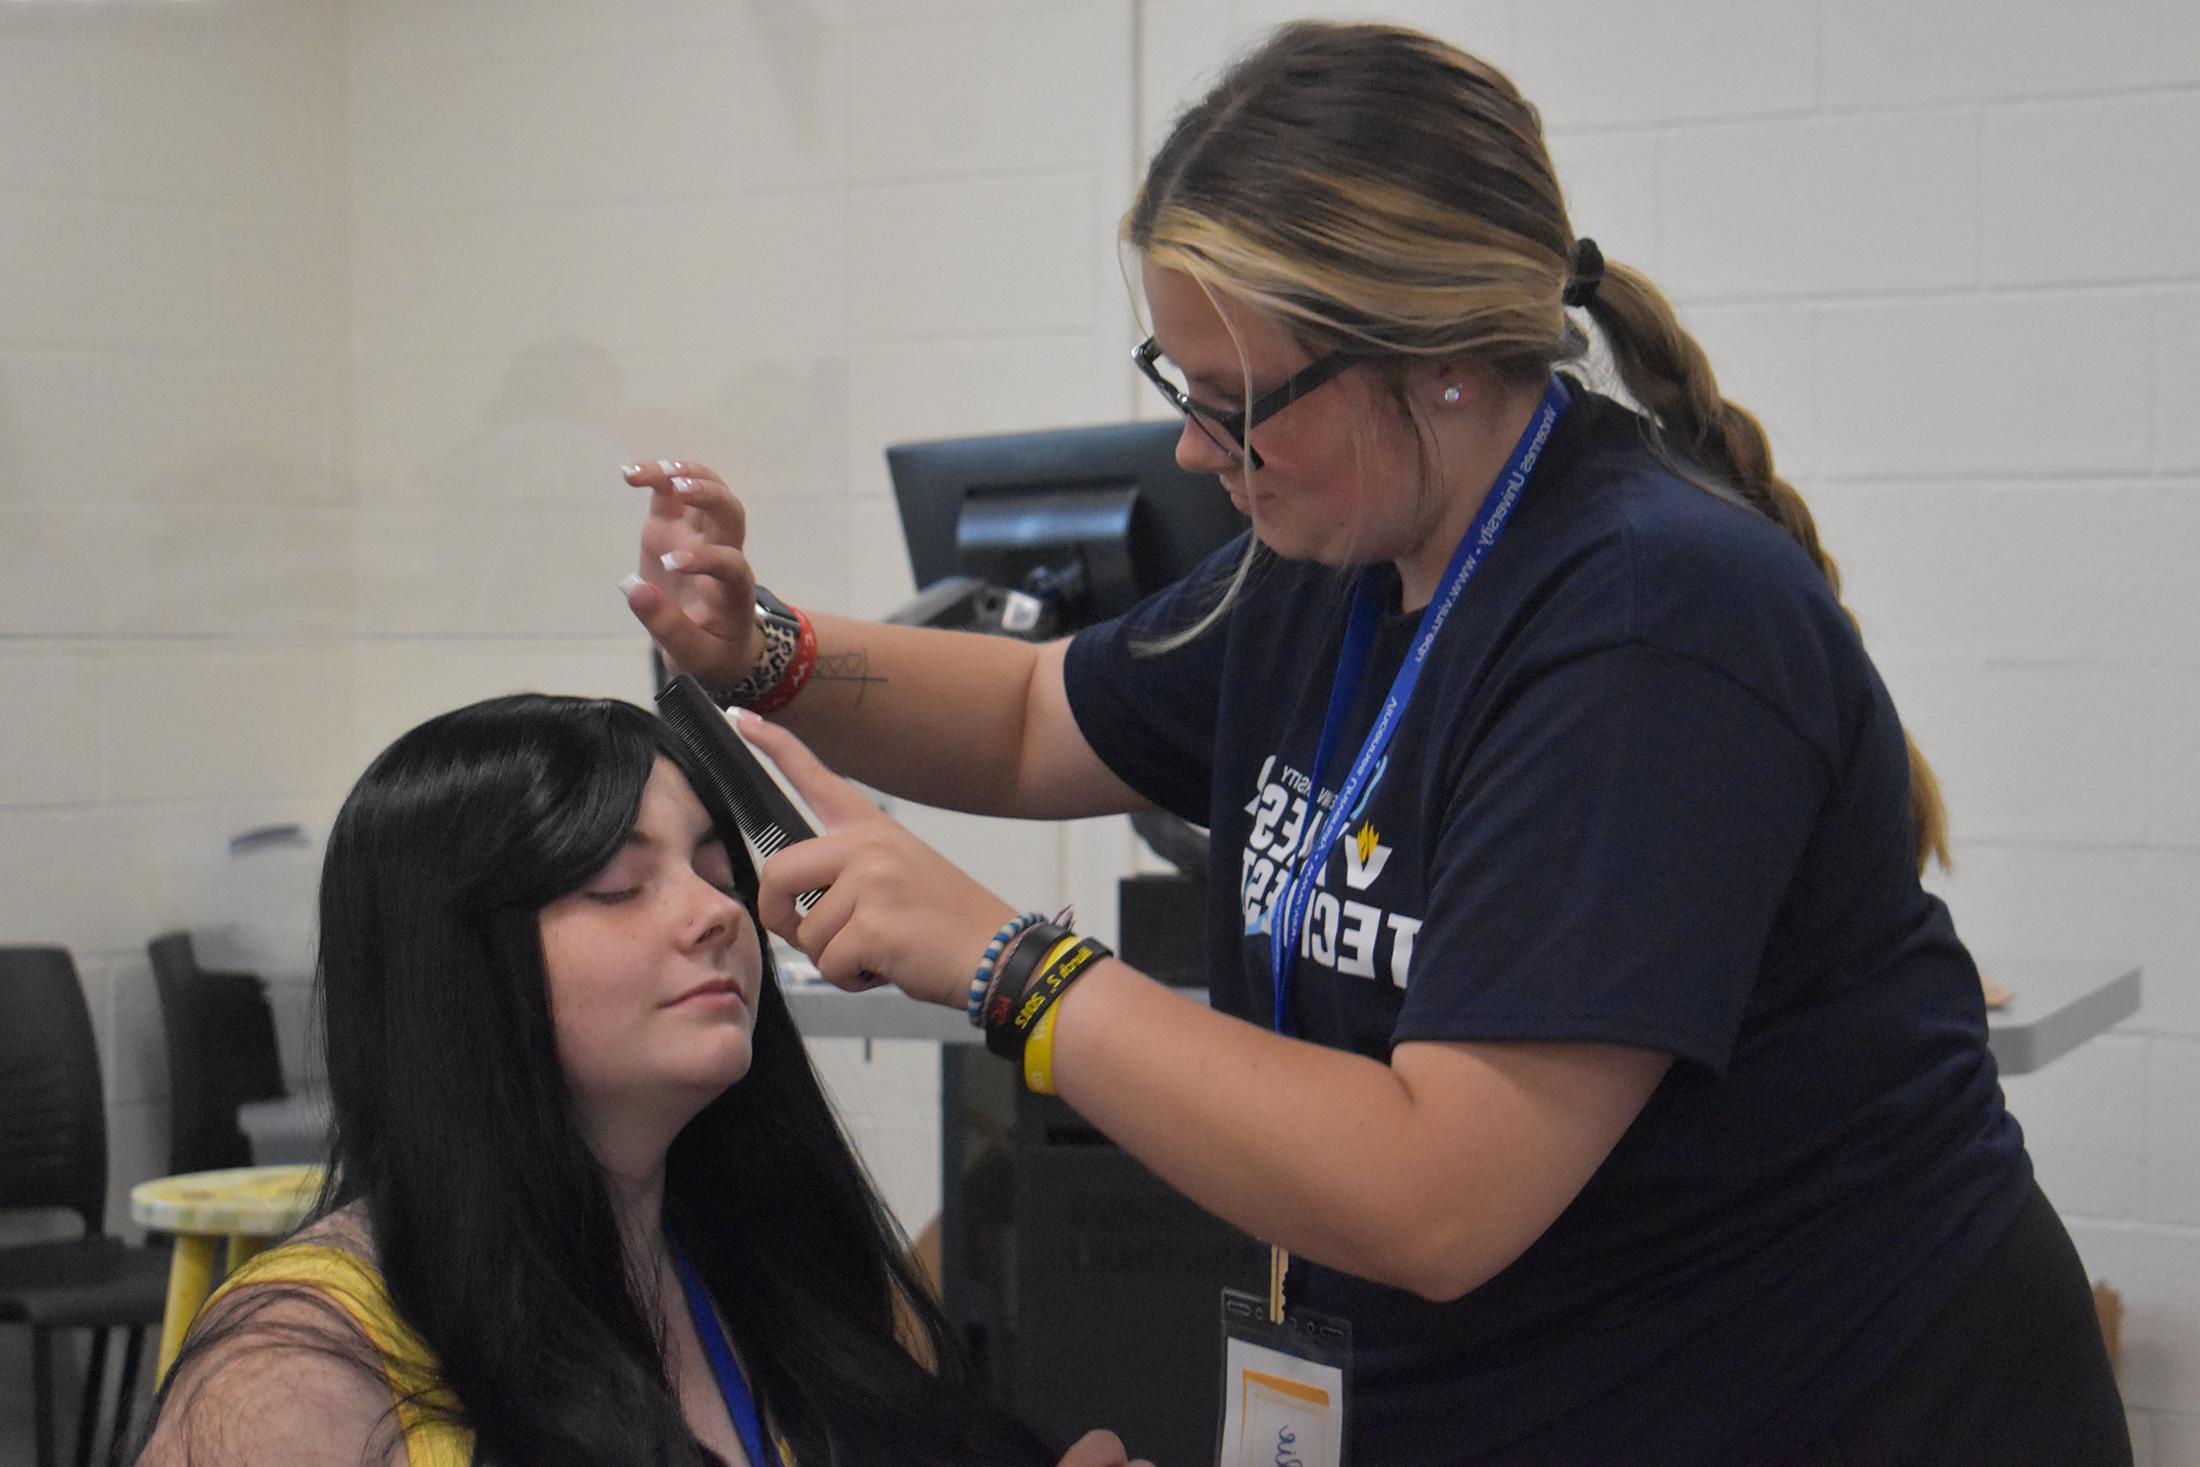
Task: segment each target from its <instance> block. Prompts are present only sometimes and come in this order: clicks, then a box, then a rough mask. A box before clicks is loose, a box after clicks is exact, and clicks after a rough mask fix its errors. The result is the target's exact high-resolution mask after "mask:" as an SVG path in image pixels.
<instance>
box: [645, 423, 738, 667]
mask: <svg viewBox="0 0 2200 1467" xmlns="http://www.w3.org/2000/svg"><path fill="white" fill-rule="evenodd" d="M625 472H626V481H627V482H628V483H629V484H632V485H634V486H636V487H637V488H643V489H647V490H649V509H648V511H647V512H646V514H645V516H644V518H643V520H642V566H641V575H640V576H639V578H638V579H635V580H630V581H628V582H626V585H625V590H626V604H627V609H628V610H630V611H632V612H633V613H634V615H635V616H636V617H638V618H639V619H640V620H641V623H642V625H643V626H645V627H647V628H649V634H650V636H651V637H653V638H655V639H656V642H657V645H658V646H659V647H661V648H663V649H664V653H665V656H666V657H668V658H670V659H671V661H672V664H673V666H675V667H677V668H679V669H680V670H681V671H682V672H691V673H694V674H695V676H696V677H698V678H700V679H701V680H702V681H703V682H705V683H716V684H719V685H721V686H722V685H725V684H729V683H736V682H739V681H740V680H741V679H742V677H743V676H745V675H746V674H747V673H748V671H749V669H750V668H752V667H754V666H755V665H756V659H757V658H759V657H761V656H762V655H763V653H764V647H763V637H762V633H760V632H759V631H758V630H757V626H756V572H755V571H754V570H752V569H750V567H749V558H748V556H747V555H746V554H744V553H743V551H742V546H743V544H744V543H745V542H746V540H747V537H748V514H747V512H746V511H745V510H743V509H742V508H741V501H740V500H738V499H736V498H734V495H733V491H732V490H731V489H728V488H727V487H726V482H725V480H723V479H721V478H719V477H718V475H717V473H716V472H715V471H713V470H711V469H709V468H706V467H705V466H703V465H702V464H697V463H683V462H675V461H671V460H665V461H660V462H655V463H646V464H632V465H629V466H628V467H627V469H626V471H625Z"/></svg>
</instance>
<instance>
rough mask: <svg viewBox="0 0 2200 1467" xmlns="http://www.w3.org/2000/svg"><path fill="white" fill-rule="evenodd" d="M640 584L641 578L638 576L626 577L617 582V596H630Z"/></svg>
mask: <svg viewBox="0 0 2200 1467" xmlns="http://www.w3.org/2000/svg"><path fill="white" fill-rule="evenodd" d="M641 583H642V578H641V577H640V576H628V577H627V578H626V579H625V580H623V581H621V582H619V594H620V595H621V596H628V595H632V594H633V591H634V588H635V587H636V586H639V585H640V584H641Z"/></svg>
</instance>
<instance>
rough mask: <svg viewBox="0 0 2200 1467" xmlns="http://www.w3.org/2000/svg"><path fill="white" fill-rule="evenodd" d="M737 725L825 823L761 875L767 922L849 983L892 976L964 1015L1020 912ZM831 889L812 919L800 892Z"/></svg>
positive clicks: (745, 719) (800, 748)
mask: <svg viewBox="0 0 2200 1467" xmlns="http://www.w3.org/2000/svg"><path fill="white" fill-rule="evenodd" d="M737 718H738V722H737V723H736V727H738V728H739V729H740V730H741V733H742V734H743V736H745V737H746V738H747V739H748V740H749V742H751V743H753V744H754V745H756V747H757V748H759V749H761V750H762V751H763V752H764V753H765V755H767V756H768V757H769V758H770V759H771V761H772V763H774V764H776V765H778V766H779V768H780V771H781V772H782V773H784V774H785V775H786V776H787V782H788V783H789V784H792V785H793V786H794V787H795V791H796V793H798V794H800V795H801V796H802V798H803V800H804V801H805V802H806V803H807V804H808V805H809V807H810V808H811V809H812V810H813V811H815V812H816V813H817V817H818V819H819V820H821V821H822V822H824V826H825V828H824V830H823V831H822V832H820V833H819V834H818V836H817V838H816V839H814V840H806V841H802V842H800V843H798V844H795V845H791V846H789V847H787V848H786V849H785V850H783V851H781V852H780V853H779V854H778V855H776V856H773V857H772V858H771V859H770V860H768V861H766V862H765V863H764V866H763V869H762V870H761V871H759V872H758V873H757V877H758V881H759V884H760V890H759V893H758V900H757V906H758V909H759V910H760V911H761V912H762V914H763V918H764V925H765V926H766V927H768V928H770V929H771V930H772V931H774V932H776V933H778V934H779V935H780V936H781V937H784V938H785V939H787V941H789V942H791V943H793V944H794V945H795V946H796V947H798V948H800V949H802V951H803V952H804V953H807V954H808V955H809V958H810V960H811V961H812V962H814V963H816V964H817V970H818V972H819V973H821V974H823V975H824V976H825V979H826V980H827V981H828V982H830V983H833V984H836V985H837V986H839V987H841V988H848V989H858V988H866V987H871V986H873V985H874V984H875V983H876V982H877V981H878V980H880V979H883V980H885V981H886V982H888V983H891V984H893V985H894V986H895V987H896V988H899V989H900V990H901V991H902V992H904V993H906V994H908V995H909V996H910V997H911V998H916V999H922V1000H924V1001H925V1002H927V1003H937V1004H946V1005H949V1006H950V1007H953V1008H958V1009H959V1008H961V1007H963V1005H964V1004H965V1003H967V1002H968V1001H969V997H970V975H971V972H972V970H974V969H975V968H976V967H977V966H978V958H979V956H980V955H981V954H982V953H983V952H984V951H985V946H986V944H987V943H988V942H991V941H992V940H993V934H994V933H995V932H996V931H998V930H999V929H1000V926H1001V924H1002V923H1003V922H1006V921H1007V920H1008V919H1009V918H1010V917H1012V916H1014V915H1015V909H1014V908H1012V907H1010V906H1009V905H1008V904H1007V903H1006V902H1004V901H1002V900H1001V899H1000V898H999V897H997V896H995V895H994V894H993V893H992V892H990V891H987V890H986V889H985V888H984V887H982V886H980V885H979V884H978V883H977V882H976V881H974V880H972V879H971V878H970V876H969V875H968V874H967V873H965V872H964V871H963V870H962V868H961V867H959V866H957V865H955V864H954V863H953V862H951V861H949V860H948V859H947V858H946V857H945V856H942V855H941V854H940V853H939V852H938V851H935V850H933V849H932V848H931V847H930V846H928V845H926V844H925V843H924V842H923V841H921V840H919V839H917V838H916V836H914V835H912V834H911V833H910V832H909V831H908V830H907V829H905V828H904V827H903V826H902V825H901V823H900V822H899V821H897V820H895V819H894V818H893V817H892V816H890V815H888V814H887V813H886V812H885V811H883V810H881V809H879V808H878V807H877V806H876V805H874V804H872V803H871V802H870V800H868V799H867V798H865V797H864V794H863V792H862V791H861V790H859V789H857V788H856V787H855V786H854V785H852V784H850V783H848V781H846V780H844V779H842V778H841V777H840V776H839V775H837V774H835V773H833V772H832V771H831V770H830V769H827V768H826V767H825V766H824V765H823V764H822V763H820V762H819V761H818V757H817V756H816V755H815V754H813V753H811V752H810V750H809V746H808V745H806V744H804V743H803V742H802V741H801V740H800V739H798V738H796V737H795V736H794V735H793V734H791V733H789V732H787V730H785V729H783V728H781V727H780V726H779V725H777V724H775V723H772V722H770V721H768V720H766V719H762V718H758V717H757V716H756V715H754V714H751V713H743V714H740V715H737ZM821 887H822V888H825V889H826V890H825V895H823V896H822V897H819V898H818V900H817V905H815V906H813V907H811V908H810V911H809V914H808V915H807V916H804V915H803V914H801V913H800V912H798V911H796V910H795V898H796V897H797V896H799V895H801V894H802V893H803V892H807V891H816V890H818V889H819V888H821Z"/></svg>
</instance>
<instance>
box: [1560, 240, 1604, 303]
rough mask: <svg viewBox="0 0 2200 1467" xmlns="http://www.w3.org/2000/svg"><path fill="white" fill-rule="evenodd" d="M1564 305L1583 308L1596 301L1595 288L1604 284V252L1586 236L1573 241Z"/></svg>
mask: <svg viewBox="0 0 2200 1467" xmlns="http://www.w3.org/2000/svg"><path fill="white" fill-rule="evenodd" d="M1568 272H1569V278H1568V280H1567V281H1566V296H1565V300H1566V304H1567V305H1569V306H1585V305H1587V304H1589V302H1591V301H1593V300H1595V299H1596V294H1597V287H1598V286H1599V285H1602V284H1603V283H1604V251H1602V250H1600V249H1598V248H1597V242H1596V241H1595V240H1593V239H1591V238H1589V237H1588V236H1587V235H1583V236H1582V237H1581V238H1580V239H1577V240H1575V241H1574V255H1573V259H1572V261H1571V262H1570V264H1569V266H1568Z"/></svg>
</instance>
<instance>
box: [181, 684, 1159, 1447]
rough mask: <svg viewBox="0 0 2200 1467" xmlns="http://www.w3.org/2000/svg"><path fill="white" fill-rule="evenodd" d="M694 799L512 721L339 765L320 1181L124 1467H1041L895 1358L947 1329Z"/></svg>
mask: <svg viewBox="0 0 2200 1467" xmlns="http://www.w3.org/2000/svg"><path fill="white" fill-rule="evenodd" d="M707 788H708V785H707V783H706V782H704V781H701V780H691V779H690V777H689V773H688V766H687V763H686V756H685V755H684V753H683V752H682V751H681V750H680V749H679V748H678V747H677V746H676V745H675V744H674V743H673V741H672V740H671V738H670V737H669V730H668V729H667V728H666V727H665V726H664V725H663V724H661V723H660V722H659V721H658V720H657V719H656V718H655V717H653V716H652V715H650V714H649V713H647V712H645V711H643V710H642V709H640V708H637V707H634V706H631V705H629V704H625V703H617V702H609V701H592V700H582V699H574V698H551V697H541V696H533V695H527V696H518V697H510V698H499V699H495V700H492V701H490V702H486V703H478V704H475V705H474V706H472V707H469V708H462V709H460V710H458V711H457V712H454V713H448V714H445V715H443V716H441V717H439V718H435V719H431V720H430V721H429V722H427V723H425V724H422V725H421V726H420V727H419V728H416V729H414V730H413V731H412V732H410V733H408V734H406V735H405V736H404V737H403V738H400V739H399V740H398V741H397V742H396V743H395V744H393V745H391V746H390V748H389V749H388V750H387V751H385V752H384V753H383V754H382V755H381V757H379V758H377V759H376V760H375V761H374V763H373V764H372V765H371V766H370V767H369V768H368V770H367V772H366V774H365V775H364V776H362V777H361V779H360V781H359V783H358V785H357V787H356V788H354V789H353V791H352V792H351V795H350V797H349V798H348V799H347V800H346V801H345V802H344V807H343V809H342V811H341V813H340V814H339V815H338V816H337V819H336V825H335V828H334V830H333V831H332V832H331V834H330V837H329V846H328V854H327V858H326V863H325V865H324V867H323V872H322V882H321V912H320V931H321V957H320V983H321V1001H322V1004H323V1007H324V1017H325V1028H326V1041H327V1046H328V1061H329V1082H330V1096H331V1100H332V1102H333V1105H334V1111H335V1129H334V1138H333V1141H332V1158H333V1166H332V1168H331V1171H330V1178H329V1183H328V1188H327V1190H326V1192H325V1193H324V1196H323V1198H322V1203H321V1206H320V1207H319V1208H318V1209H317V1210H316V1217H315V1219H314V1220H313V1221H312V1222H310V1223H308V1224H307V1225H306V1226H305V1227H304V1228H302V1229H301V1230H300V1231H299V1232H298V1233H297V1234H295V1235H294V1236H293V1237H292V1238H290V1239H289V1240H288V1241H287V1242H285V1243H284V1244H283V1245H282V1246H280V1247H278V1248H275V1249H273V1250H271V1251H269V1252H267V1253H265V1254H262V1255H261V1256H260V1257H259V1258H257V1259H255V1260H253V1262H252V1263H250V1264H249V1265H247V1266H246V1267H244V1268H243V1269H240V1270H239V1271H238V1273H237V1274H236V1275H235V1276H234V1277H232V1278H231V1280H230V1281H229V1282H228V1283H227V1284H226V1285H225V1286H224V1287H223V1289H222V1290H221V1291H220V1292H219V1293H217V1294H216V1295H215V1297H214V1299H213V1300H212V1301H211V1302H210V1303H209V1305H208V1307H207V1308H206V1310H205V1311H204V1312H203V1313H202V1314H201V1316H200V1318H199V1320H198V1322H197V1323H196V1325H195V1326H194V1327H193V1329H192V1332H191V1335H190V1337H189V1339H188V1340H187V1341H186V1343H185V1346H184V1350H183V1353H182V1355H181V1357H180V1358H179V1359H178V1361H177V1363H176V1366H175V1369H174V1370H173V1371H172V1372H171V1373H170V1375H169V1377H168V1379H167V1380H166V1382H164V1384H163V1386H162V1391H161V1398H160V1407H159V1410H158V1412H157V1415H156V1420H155V1422H154V1424H153V1427H152V1430H151V1435H150V1438H149V1440H148V1442H147V1445H146V1447H145V1449H144V1453H143V1455H142V1457H141V1458H140V1461H141V1462H146V1463H158V1464H163V1467H165V1464H182V1463H196V1464H205V1463H217V1464H256V1463H267V1464H276V1463H280V1464H282V1467H299V1464H307V1463H313V1464H318V1463H331V1464H334V1463H343V1464H353V1463H363V1462H371V1463H377V1464H381V1463H394V1464H411V1467H425V1464H430V1463H432V1464H436V1467H444V1464H461V1463H467V1462H482V1463H507V1464H521V1463H524V1464H529V1467H535V1464H555V1463H575V1464H579V1463H587V1464H591V1467H595V1464H603V1463H620V1462H633V1463H650V1464H663V1463H682V1464H696V1467H704V1464H712V1463H720V1464H753V1467H771V1464H774V1463H777V1464H785V1467H792V1464H795V1463H798V1462H799V1463H801V1464H803V1467H811V1464H824V1463H828V1462H830V1463H836V1464H856V1463H871V1462H885V1461H893V1462H896V1463H920V1462H936V1463H949V1462H952V1463H956V1464H964V1463H974V1462H1004V1463H1008V1462H1015V1463H1042V1462H1044V1463H1052V1462H1053V1461H1054V1453H1053V1452H1052V1451H1049V1450H1047V1449H1046V1448H1045V1447H1044V1446H1043V1445H1042V1443H1041V1442H1040V1441H1039V1440H1038V1439H1037V1438H1036V1437H1035V1436H1034V1435H1033V1434H1032V1433H1031V1432H1030V1431H1029V1430H1027V1429H1026V1428H1024V1427H1023V1426H1022V1425H1021V1424H1019V1423H1017V1422H1015V1421H1013V1420H1011V1419H1010V1418H1008V1417H1007V1416H1005V1415H1004V1414H1002V1413H1001V1412H999V1411H998V1410H996V1409H994V1408H993V1407H991V1406H989V1405H987V1404H986V1403H984V1402H983V1401H982V1400H980V1399H979V1398H978V1397H977V1396H976V1394H975V1393H974V1392H973V1391H972V1390H970V1389H969V1388H967V1387H965V1386H964V1385H962V1384H961V1383H960V1382H959V1381H958V1380H957V1379H956V1378H955V1376H954V1374H953V1373H952V1371H951V1370H949V1369H946V1368H944V1367H932V1366H928V1365H927V1364H926V1363H923V1362H950V1361H952V1359H953V1354H952V1351H951V1350H950V1349H949V1348H948V1347H947V1333H946V1321H945V1319H944V1317H943V1316H942V1315H941V1313H940V1311H939V1309H938V1307H937V1306H936V1304H935V1303H934V1302H933V1301H932V1298H931V1296H930V1295H929V1294H928V1293H927V1291H926V1289H925V1287H924V1285H923V1283H922V1282H921V1281H920V1279H919V1277H918V1276H917V1275H916V1274H915V1273H914V1272H913V1271H912V1269H911V1266H910V1264H909V1262H908V1261H907V1258H906V1255H905V1254H904V1252H903V1250H902V1248H901V1246H900V1243H899V1236H898V1234H897V1231H896V1229H895V1227H894V1225H893V1223H892V1221H891V1220H890V1218H889V1216H888V1214H887V1213H886V1212H885V1210H884V1209H883V1208H882V1207H881V1205H880V1203H879V1201H878V1199H877V1197H876V1196H875V1195H874V1194H873V1193H872V1191H871V1189H870V1187H869V1186H868V1185H867V1183H866V1181H865V1179H864V1176H863V1173H862V1171H861V1170H860V1169H859V1167H858V1166H857V1163H856V1161H855V1158H854V1156H853V1155H852V1154H851V1153H850V1151H849V1149H848V1145H847V1142H846V1141H845V1139H844V1138H843V1137H842V1135H841V1133H840V1130H839V1128H838V1126H837V1125H836V1123H835V1121H834V1118H833V1115H832V1112H831V1110H830V1109H829V1107H828V1104H827V1102H826V1099H825V1096H824V1093H823V1091H822V1090H821V1089H820V1088H819V1085H818V1081H817V1077H816V1075H815V1073H814V1072H813V1071H812V1070H811V1068H810V1064H809V1060H808V1057H807V1055H806V1053H805V1051H804V1049H803V1046H802V1042H801V1038H800V1036H799V1035H798V1034H797V1033H796V1031H795V1028H794V1025H793V1022H792V1020H791V1019H790V1018H789V1017H788V1013H787V1007H786V1003H785V1001H784V999H783V998H782V997H781V995H780V993H779V989H778V985H777V983H776V981H775V979H774V977H773V975H772V971H771V963H770V960H769V957H768V955H767V953H766V951H765V949H764V947H763V946H762V944H760V942H759V941H758V937H757V925H756V921H755V917H754V914H753V912H752V910H751V904H752V903H753V901H754V899H755V890H756V887H755V876H754V872H753V870H752V869H751V867H750V865H749V862H748V858H747V854H746V852H745V851H744V850H743V849H742V847H741V845H740V842H739V841H738V839H732V838H729V836H727V835H722V834H721V832H728V833H730V832H732V831H733V830H734V825H733V823H732V820H731V819H730V817H729V816H728V815H727V813H726V812H724V811H722V810H706V808H705V806H704V803H703V801H702V800H701V799H700V798H699V797H698V796H697V794H696V791H697V790H698V789H707ZM1122 1461H1123V1453H1122V1447H1121V1444H1120V1443H1118V1442H1117V1441H1116V1440H1115V1438H1114V1437H1113V1436H1111V1435H1109V1434H1107V1433H1105V1432H1095V1433H1093V1434H1092V1435H1090V1436H1088V1437H1087V1438H1085V1439H1084V1440H1083V1441H1082V1442H1080V1443H1078V1444H1077V1446H1076V1447H1075V1448H1073V1449H1072V1451H1071V1453H1070V1455H1069V1456H1068V1457H1066V1458H1064V1459H1063V1467H1107V1464H1110V1463H1121V1462H1122Z"/></svg>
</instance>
